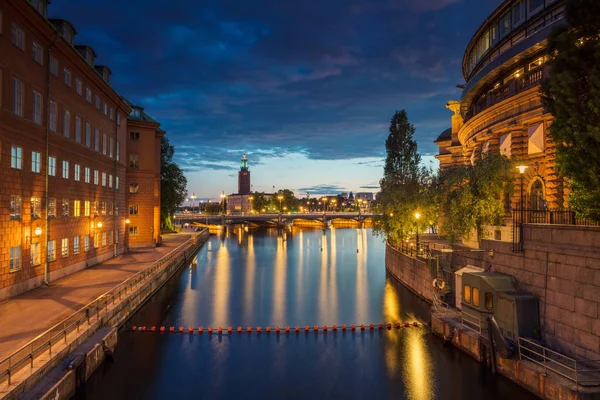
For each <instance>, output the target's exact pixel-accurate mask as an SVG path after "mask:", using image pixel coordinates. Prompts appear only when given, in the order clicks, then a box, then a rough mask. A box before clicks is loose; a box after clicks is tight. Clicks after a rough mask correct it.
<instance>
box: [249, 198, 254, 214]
mask: <svg viewBox="0 0 600 400" xmlns="http://www.w3.org/2000/svg"><path fill="white" fill-rule="evenodd" d="M248 200H250V214H254V205H253V204H252V201H254V196H249V197H248Z"/></svg>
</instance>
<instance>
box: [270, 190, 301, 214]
mask: <svg viewBox="0 0 600 400" xmlns="http://www.w3.org/2000/svg"><path fill="white" fill-rule="evenodd" d="M279 196H283V199H282V200H281V207H282V208H283V207H285V208H286V209H287V211H294V210H296V209H297V208H298V204H299V203H300V202H299V201H298V199H297V198H296V196H295V195H294V192H292V191H291V190H289V189H281V190H278V191H277V193H275V195H274V197H273V204H274V205H275V206H276V208H277V210H279V199H278V197H279Z"/></svg>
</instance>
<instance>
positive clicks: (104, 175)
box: [102, 172, 106, 186]
mask: <svg viewBox="0 0 600 400" xmlns="http://www.w3.org/2000/svg"><path fill="white" fill-rule="evenodd" d="M102 186H106V172H103V173H102Z"/></svg>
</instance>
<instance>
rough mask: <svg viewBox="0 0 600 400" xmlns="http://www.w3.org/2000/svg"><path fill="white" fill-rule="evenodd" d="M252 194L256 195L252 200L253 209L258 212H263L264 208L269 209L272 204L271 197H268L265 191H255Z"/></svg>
mask: <svg viewBox="0 0 600 400" xmlns="http://www.w3.org/2000/svg"><path fill="white" fill-rule="evenodd" d="M252 196H253V197H254V200H252V209H253V210H254V211H256V212H257V213H260V212H262V210H263V208H264V209H268V208H269V206H270V205H271V199H268V198H267V197H266V196H265V193H264V192H254V193H252Z"/></svg>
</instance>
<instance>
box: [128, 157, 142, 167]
mask: <svg viewBox="0 0 600 400" xmlns="http://www.w3.org/2000/svg"><path fill="white" fill-rule="evenodd" d="M129 168H131V169H139V168H140V156H138V155H137V154H130V155H129Z"/></svg>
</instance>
